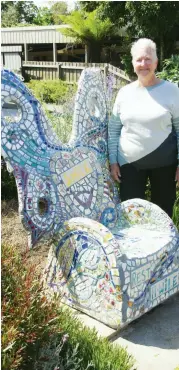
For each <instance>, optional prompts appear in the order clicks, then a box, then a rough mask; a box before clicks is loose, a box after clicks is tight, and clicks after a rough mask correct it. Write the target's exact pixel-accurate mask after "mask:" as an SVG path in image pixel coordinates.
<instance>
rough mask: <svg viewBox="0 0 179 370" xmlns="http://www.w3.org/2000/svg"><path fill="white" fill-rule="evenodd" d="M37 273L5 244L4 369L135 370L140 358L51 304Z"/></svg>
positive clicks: (21, 256) (13, 248)
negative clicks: (135, 361)
mask: <svg viewBox="0 0 179 370" xmlns="http://www.w3.org/2000/svg"><path fill="white" fill-rule="evenodd" d="M35 271H36V266H34V265H30V264H29V265H28V260H27V254H24V255H20V254H19V252H18V251H17V249H16V248H15V247H13V246H9V245H4V246H2V319H3V321H2V369H3V370H14V369H19V370H28V369H29V370H55V369H56V370H57V369H63V370H104V369H105V370H130V369H131V367H132V366H133V363H134V360H133V358H132V357H131V356H130V355H129V354H128V353H127V351H126V350H125V349H123V348H121V347H113V346H112V344H110V343H109V342H108V341H107V340H106V339H102V338H98V336H97V333H96V331H95V330H90V329H89V328H86V327H84V326H83V324H82V323H80V322H79V320H78V319H77V318H76V317H75V316H74V314H73V313H72V312H71V311H70V310H69V309H66V308H62V307H61V308H60V307H59V302H58V303H57V300H56V299H55V298H52V299H51V300H49V301H48V300H47V297H46V296H45V293H44V290H43V285H42V284H41V283H40V276H38V275H37V274H36V272H35Z"/></svg>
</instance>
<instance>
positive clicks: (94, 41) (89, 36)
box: [60, 10, 115, 62]
mask: <svg viewBox="0 0 179 370" xmlns="http://www.w3.org/2000/svg"><path fill="white" fill-rule="evenodd" d="M60 18H61V20H62V21H63V23H65V24H68V25H69V28H60V32H62V33H63V34H64V35H66V36H71V37H74V38H75V40H76V42H77V43H81V44H84V45H86V48H87V56H88V58H87V62H100V54H101V47H102V45H103V44H104V42H105V41H106V40H107V39H109V38H110V37H111V35H112V34H114V33H115V28H114V25H113V23H112V22H111V21H110V20H109V18H106V19H105V20H101V19H100V18H99V17H98V14H97V11H96V10H94V11H93V12H90V13H87V12H81V11H74V12H72V13H71V14H70V15H67V16H65V15H63V16H60Z"/></svg>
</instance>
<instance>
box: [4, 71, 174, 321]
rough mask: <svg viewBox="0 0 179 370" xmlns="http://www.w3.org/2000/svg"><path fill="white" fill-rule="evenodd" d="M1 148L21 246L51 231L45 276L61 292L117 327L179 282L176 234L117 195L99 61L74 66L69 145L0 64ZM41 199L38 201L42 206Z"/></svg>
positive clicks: (144, 207)
mask: <svg viewBox="0 0 179 370" xmlns="http://www.w3.org/2000/svg"><path fill="white" fill-rule="evenodd" d="M9 102H13V103H15V104H16V105H17V106H18V107H19V109H20V111H21V117H20V118H19V122H17V121H16V122H11V123H9V122H8V120H7V117H6V114H5V113H4V109H3V110H2V111H3V114H2V154H3V156H4V159H5V161H6V162H7V164H8V168H10V169H11V171H13V174H14V176H15V179H16V183H17V188H18V197H19V212H20V216H21V219H22V222H23V225H24V227H25V228H26V229H27V230H28V231H29V235H30V238H29V245H30V246H34V245H35V244H36V243H37V242H38V241H39V240H40V239H41V238H42V237H43V238H49V239H50V240H51V248H50V251H49V255H48V261H47V266H46V269H45V273H44V278H45V281H46V283H47V285H48V286H49V288H50V289H51V290H52V291H55V292H60V295H61V297H62V300H63V301H64V302H65V303H67V304H68V305H71V306H73V307H76V308H78V309H79V310H81V311H83V312H86V313H87V314H88V315H91V316H92V317H95V318H97V319H98V320H100V321H102V322H104V323H105V324H107V325H109V326H111V327H113V328H118V327H122V326H124V325H126V324H127V323H129V322H130V321H132V320H134V319H136V318H138V317H139V316H141V315H143V314H144V313H145V312H147V311H149V310H150V309H151V308H153V307H154V306H156V305H158V304H159V303H160V302H162V301H163V300H165V299H166V298H168V297H169V296H170V295H172V294H174V293H175V292H177V291H178V290H179V269H178V267H179V237H178V234H177V230H176V228H175V226H174V224H173V222H172V220H171V219H170V218H169V217H168V216H167V215H166V214H165V212H163V211H162V210H161V209H160V208H159V207H158V206H156V205H154V204H152V203H150V202H148V201H145V200H141V199H133V200H129V201H126V202H122V203H120V200H119V196H118V191H117V188H116V186H115V184H114V182H113V181H112V179H111V177H110V173H109V168H108V160H107V122H108V117H107V108H106V96H105V89H104V83H103V77H102V74H101V72H100V70H99V69H93V68H92V69H86V70H84V71H83V72H82V75H81V78H80V81H79V86H78V92H77V94H76V101H75V108H74V118H73V129H72V135H71V139H70V142H69V143H68V145H65V144H62V143H61V142H60V141H59V139H58V137H56V135H55V134H54V132H53V130H52V128H51V126H50V124H49V122H48V120H47V119H46V117H45V115H44V113H43V111H42V109H41V106H40V104H39V102H38V101H37V100H36V99H35V98H34V96H33V95H32V93H31V92H30V91H29V90H28V89H27V87H26V86H25V85H24V83H23V82H22V81H21V80H20V79H19V78H18V77H17V76H16V75H14V74H13V73H12V72H10V71H7V70H3V71H2V107H4V106H5V104H6V103H9ZM42 204H43V205H45V208H44V209H42V207H41V205H42Z"/></svg>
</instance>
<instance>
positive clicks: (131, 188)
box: [108, 39, 179, 217]
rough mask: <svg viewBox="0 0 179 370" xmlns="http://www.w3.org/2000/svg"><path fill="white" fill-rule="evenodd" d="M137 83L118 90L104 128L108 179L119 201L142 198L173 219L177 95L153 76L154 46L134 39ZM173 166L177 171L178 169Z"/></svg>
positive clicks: (178, 161) (178, 151)
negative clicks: (148, 193)
mask: <svg viewBox="0 0 179 370" xmlns="http://www.w3.org/2000/svg"><path fill="white" fill-rule="evenodd" d="M131 54H132V63H133V67H134V71H135V73H136V75H137V77H138V79H137V81H135V82H132V83H130V84H129V85H127V86H125V87H123V88H121V89H120V91H119V93H118V95H117V98H116V101H115V104H114V108H113V113H112V116H111V119H110V122H109V131H108V148H109V161H110V167H111V175H112V177H113V179H114V180H116V181H118V182H121V184H120V195H121V200H122V201H124V200H127V199H132V198H142V199H144V198H145V190H146V183H147V179H148V178H149V179H150V184H151V201H152V202H153V203H155V204H157V205H159V206H160V207H161V208H162V209H163V210H164V211H165V212H166V213H168V215H169V216H170V217H172V211H173V205H174V202H175V199H176V181H177V182H178V184H179V89H178V87H177V86H176V85H175V84H173V83H171V82H168V81H164V80H160V79H159V78H157V77H156V75H155V70H156V68H157V63H158V60H157V55H156V44H155V43H154V42H153V41H152V40H149V39H139V40H138V41H136V42H135V43H134V44H133V46H132V48H131ZM177 166H178V167H177Z"/></svg>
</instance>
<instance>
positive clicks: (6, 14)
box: [1, 1, 38, 27]
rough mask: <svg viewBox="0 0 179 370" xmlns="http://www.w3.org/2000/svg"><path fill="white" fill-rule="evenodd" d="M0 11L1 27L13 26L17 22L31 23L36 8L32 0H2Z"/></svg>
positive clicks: (35, 13) (36, 11)
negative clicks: (0, 17) (0, 16)
mask: <svg viewBox="0 0 179 370" xmlns="http://www.w3.org/2000/svg"><path fill="white" fill-rule="evenodd" d="M1 11H2V27H13V26H17V25H18V24H19V23H23V24H26V23H27V24H29V23H30V24H31V23H33V21H34V18H35V17H36V15H37V13H38V8H37V6H36V5H34V3H33V2H32V1H5V2H4V1H3V2H2V3H1Z"/></svg>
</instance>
